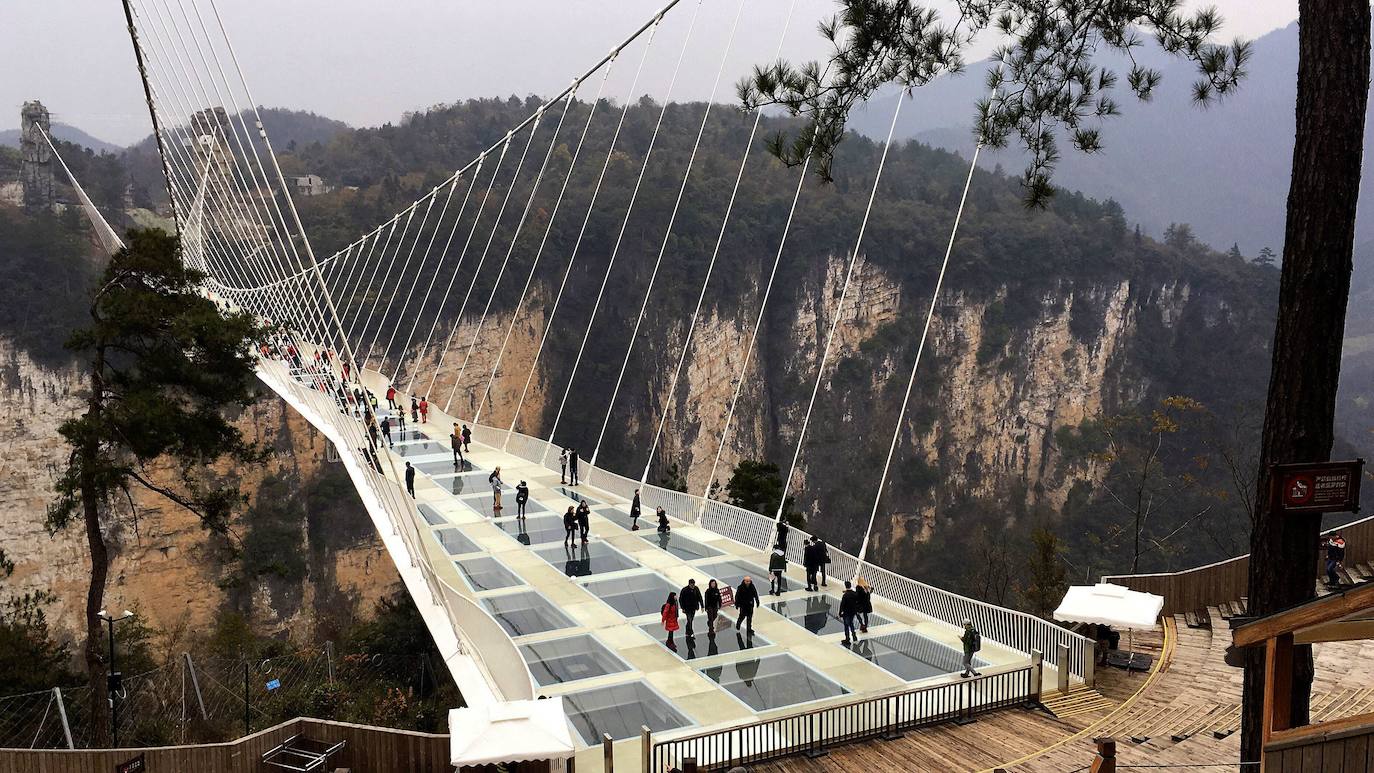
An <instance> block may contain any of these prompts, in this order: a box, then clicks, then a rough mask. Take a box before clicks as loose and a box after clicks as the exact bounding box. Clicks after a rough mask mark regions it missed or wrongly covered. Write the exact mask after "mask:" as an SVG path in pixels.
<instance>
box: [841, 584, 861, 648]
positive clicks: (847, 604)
mask: <svg viewBox="0 0 1374 773" xmlns="http://www.w3.org/2000/svg"><path fill="white" fill-rule="evenodd" d="M858 614H859V597H858V596H857V595H855V593H854V589H853V588H852V587H850V585H849V580H845V581H844V593H843V594H841V595H840V620H841V621H843V622H844V643H845V644H848V643H850V642H851V641H853V640H854V639H857V638H859V634H857V633H855V631H854V618H855V617H856V616H857V615H858Z"/></svg>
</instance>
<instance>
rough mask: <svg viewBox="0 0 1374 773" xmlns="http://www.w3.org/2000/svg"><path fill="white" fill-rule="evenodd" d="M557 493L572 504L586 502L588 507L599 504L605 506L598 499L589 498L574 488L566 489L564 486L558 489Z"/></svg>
mask: <svg viewBox="0 0 1374 773" xmlns="http://www.w3.org/2000/svg"><path fill="white" fill-rule="evenodd" d="M557 491H558V493H560V494H562V495H563V496H565V497H567V498H568V499H571V500H572V501H574V502H586V503H587V506H588V507H595V506H597V505H600V504H605V503H604V502H602V501H601V500H600V499H596V498H595V497H589V496H587V495H586V494H583V493H582V492H581V491H578V490H577V489H575V488H568V487H566V486H562V487H559V488H558V489H557Z"/></svg>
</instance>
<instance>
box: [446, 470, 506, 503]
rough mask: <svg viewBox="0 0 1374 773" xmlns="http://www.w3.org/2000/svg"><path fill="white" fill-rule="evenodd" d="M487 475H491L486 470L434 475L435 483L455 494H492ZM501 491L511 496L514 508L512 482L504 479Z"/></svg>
mask: <svg viewBox="0 0 1374 773" xmlns="http://www.w3.org/2000/svg"><path fill="white" fill-rule="evenodd" d="M450 472H452V470H450ZM487 475H489V473H485V472H470V473H465V474H463V475H436V476H434V485H436V486H438V487H439V488H441V489H443V490H444V491H447V492H449V493H450V494H453V495H454V496H459V495H462V494H490V493H491V484H490V483H488V482H487ZM501 491H502V492H503V493H505V494H509V495H510V496H511V505H512V509H513V507H514V504H515V498H514V497H515V494H514V491H515V489H514V488H513V487H512V486H511V485H510V484H508V483H506V482H504V481H502V483H501Z"/></svg>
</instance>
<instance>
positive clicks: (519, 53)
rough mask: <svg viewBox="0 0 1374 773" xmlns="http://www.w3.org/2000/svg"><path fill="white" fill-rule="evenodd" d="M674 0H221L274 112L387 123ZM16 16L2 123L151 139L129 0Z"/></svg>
mask: <svg viewBox="0 0 1374 773" xmlns="http://www.w3.org/2000/svg"><path fill="white" fill-rule="evenodd" d="M138 1H139V0H136V4H137V2H138ZM147 1H149V2H151V1H152V0H147ZM158 1H159V2H160V1H161V0H158ZM665 2H666V0H428V2H425V1H423V0H270V1H269V0H232V1H231V0H219V6H220V12H221V14H222V15H223V16H224V20H225V24H226V27H227V28H228V31H229V35H230V36H231V38H232V39H233V42H234V45H235V47H236V48H237V50H238V54H239V59H240V61H241V62H242V63H243V65H244V69H245V71H246V73H247V77H248V82H249V85H250V86H251V87H252V89H253V91H254V96H255V97H256V98H257V100H258V101H259V102H260V103H263V104H266V105H272V106H285V107H292V108H296V109H305V110H313V111H315V112H317V113H320V114H323V115H328V116H330V117H333V118H338V119H341V120H344V121H347V122H348V123H350V124H354V125H376V124H379V123H383V122H385V121H388V120H395V119H397V118H398V117H399V116H400V115H401V114H402V113H403V112H405V111H407V110H415V109H419V108H423V107H426V106H429V105H432V104H435V103H439V102H452V101H455V100H459V99H464V98H467V97H478V96H508V95H510V94H517V95H521V96H523V95H525V94H530V93H538V94H550V93H554V92H556V91H557V90H559V89H561V88H562V87H564V86H566V85H567V84H568V82H569V81H570V80H571V79H572V77H573V76H574V75H575V74H578V73H579V72H581V71H582V70H584V69H586V67H588V66H589V65H591V64H592V63H594V62H595V61H596V60H597V59H599V58H600V57H601V56H602V55H604V54H605V53H606V51H607V50H609V48H610V47H611V46H612V45H614V44H615V43H617V42H618V41H619V40H621V39H622V38H623V37H624V36H625V35H627V34H628V33H629V32H631V31H633V30H634V29H635V28H637V27H638V26H639V25H640V24H641V23H642V22H643V21H644V20H645V19H647V18H648V17H649V16H650V14H652V13H653V12H654V11H656V10H657V9H658V8H660V7H662V5H664V3H665ZM790 3H791V0H747V2H746V4H745V6H744V7H745V11H744V14H743V17H742V21H741V23H740V31H739V33H738V37H737V39H736V41H735V46H734V48H733V49H732V54H731V56H730V58H729V59H728V60H727V61H728V64H727V66H726V71H725V77H724V79H723V83H722V86H721V91H720V93H719V94H718V97H719V98H721V99H724V98H727V97H728V96H729V95H730V94H731V93H732V92H731V90H730V87H731V84H733V83H734V81H735V80H736V79H737V78H738V77H739V76H740V75H742V74H743V73H744V72H746V70H747V68H748V66H749V65H751V64H754V63H757V62H760V61H765V60H767V59H770V58H771V57H772V56H773V52H774V51H775V50H776V47H777V43H778V36H779V34H780V33H781V24H782V20H783V19H784V18H785V17H786V15H787V8H788V7H789V5H790ZM1186 4H1187V5H1189V6H1201V5H1215V6H1217V7H1218V8H1219V9H1220V10H1221V12H1222V14H1223V16H1224V17H1225V18H1226V21H1227V24H1226V26H1225V28H1224V30H1223V36H1224V37H1225V38H1226V39H1230V37H1232V36H1235V35H1240V36H1242V37H1256V36H1259V35H1262V34H1264V33H1266V32H1268V31H1270V30H1273V29H1276V28H1278V27H1282V26H1284V25H1286V24H1287V23H1288V22H1290V21H1292V20H1293V19H1295V18H1297V0H1207V1H1206V2H1202V1H1201V0H1187V2H1186ZM693 5H694V3H693V0H682V2H681V3H680V5H679V6H678V8H677V9H675V10H674V11H673V13H672V14H670V16H669V21H668V23H665V25H664V28H663V30H662V31H661V33H660V39H659V41H657V42H656V43H655V45H654V49H653V51H652V52H651V58H650V59H649V63H648V64H647V65H646V69H645V75H644V79H643V81H642V83H643V85H642V86H641V88H639V89H637V91H639V92H641V93H643V92H650V93H654V94H659V95H661V94H662V93H663V92H664V90H665V88H666V84H667V83H668V81H669V77H670V74H671V71H672V68H673V63H674V62H675V60H676V56H677V51H678V50H679V48H680V46H681V44H682V40H683V37H684V35H685V32H686V27H687V26H688V21H689V20H690V16H691V13H692V10H693ZM5 6H6V7H5V9H4V11H3V12H0V19H3V21H2V22H0V72H3V73H4V77H2V78H0V128H10V127H14V126H17V125H18V123H19V107H20V105H21V103H22V102H24V100H26V99H34V98H37V99H41V100H42V101H43V102H44V103H45V104H47V105H48V107H49V109H51V110H52V111H53V114H54V117H55V119H56V120H60V121H63V122H65V123H70V124H73V125H76V126H79V127H81V128H82V129H84V130H86V131H88V132H90V133H91V134H92V135H94V136H96V137H99V138H101V139H104V140H107V141H110V142H115V143H118V144H127V143H131V142H133V141H135V140H137V139H139V138H141V137H143V136H145V135H146V134H148V132H149V131H150V128H149V122H148V116H147V112H146V109H145V108H144V105H143V94H142V90H141V87H140V84H139V80H138V76H137V74H136V71H135V67H134V60H133V53H132V49H131V47H130V44H129V39H128V35H127V34H126V32H125V23H124V16H123V12H122V10H121V7H120V3H118V2H116V0H46V1H45V2H34V1H33V0H5ZM738 7H739V6H738V0H701V18H700V20H699V22H698V27H697V29H696V32H695V33H694V36H693V41H694V42H693V44H692V46H691V47H690V48H689V51H690V53H689V55H688V59H687V61H686V63H685V64H684V68H683V69H684V73H685V74H684V76H683V77H682V79H681V81H680V82H679V84H678V88H677V89H676V90H675V92H674V93H675V95H677V96H682V97H688V98H698V99H700V98H705V97H706V96H708V95H709V94H710V93H711V87H712V83H713V81H714V80H715V77H716V71H717V69H719V62H720V58H721V54H722V52H723V51H724V49H725V41H726V39H727V33H728V31H729V28H730V22H731V20H732V19H733V18H734V14H735V11H736V9H737V8H738ZM834 7H835V3H834V1H833V0H796V8H797V10H796V12H795V17H794V20H793V23H792V27H791V30H790V31H789V34H788V36H787V42H786V45H785V47H784V56H787V57H792V58H803V57H806V58H814V57H815V56H817V55H818V54H820V53H821V52H822V51H823V48H822V45H821V41H820V40H819V38H818V36H817V34H816V31H815V24H816V22H817V21H818V20H819V19H821V18H822V17H825V16H828V15H829V14H830V13H832V12H833V9H834ZM629 73H630V67H628V66H626V65H624V64H622V65H621V66H620V68H619V69H618V70H617V71H615V73H614V75H613V78H612V81H611V82H610V83H609V84H608V91H607V93H608V94H611V95H615V96H624V93H625V92H626V91H627V89H628V86H629ZM621 77H623V80H617V78H621ZM617 87H618V90H617Z"/></svg>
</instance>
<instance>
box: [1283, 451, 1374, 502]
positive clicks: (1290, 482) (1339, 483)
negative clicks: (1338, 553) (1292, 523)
mask: <svg viewBox="0 0 1374 773" xmlns="http://www.w3.org/2000/svg"><path fill="white" fill-rule="evenodd" d="M1273 469H1274V480H1275V484H1276V485H1277V486H1278V487H1279V489H1278V498H1279V507H1280V508H1281V509H1282V510H1283V511H1284V512H1286V513H1341V512H1351V513H1358V512H1359V511H1360V478H1361V477H1362V476H1363V474H1364V460H1363V459H1356V460H1355V461H1353V462H1320V463H1317V464H1276V465H1274V468H1273Z"/></svg>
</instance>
